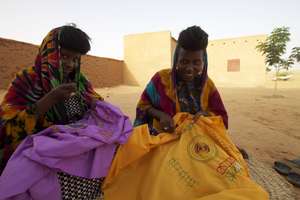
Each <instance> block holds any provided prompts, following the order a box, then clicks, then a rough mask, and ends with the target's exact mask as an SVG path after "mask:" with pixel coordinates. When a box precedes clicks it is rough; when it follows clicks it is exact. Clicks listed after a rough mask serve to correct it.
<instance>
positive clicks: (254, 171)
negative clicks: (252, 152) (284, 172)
mask: <svg viewBox="0 0 300 200" xmlns="http://www.w3.org/2000/svg"><path fill="white" fill-rule="evenodd" d="M248 165H249V169H250V176H251V178H252V179H253V180H254V181H255V182H256V183H258V184H259V185H261V186H262V187H263V188H264V189H265V190H266V191H267V192H269V194H270V200H295V199H296V194H295V192H294V188H293V185H291V184H290V183H288V182H287V181H286V180H285V178H284V177H282V176H280V175H279V174H278V173H277V172H276V171H275V170H274V169H272V168H271V167H269V166H267V165H265V164H264V163H262V162H260V161H258V160H255V159H253V158H250V159H249V160H248Z"/></svg>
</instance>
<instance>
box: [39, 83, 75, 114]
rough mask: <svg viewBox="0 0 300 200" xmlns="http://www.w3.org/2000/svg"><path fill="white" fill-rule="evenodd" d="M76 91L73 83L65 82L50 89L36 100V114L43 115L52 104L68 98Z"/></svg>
mask: <svg viewBox="0 0 300 200" xmlns="http://www.w3.org/2000/svg"><path fill="white" fill-rule="evenodd" d="M75 92H76V84H75V83H65V84H61V85H59V86H58V87H56V88H54V89H53V90H51V91H50V92H49V93H48V94H46V95H45V96H43V97H42V98H41V99H40V100H39V101H37V103H36V106H37V116H38V118H39V117H41V116H43V115H44V114H45V113H46V112H47V111H48V110H49V109H50V108H51V107H52V106H53V105H54V104H56V103H58V102H61V101H63V100H65V99H68V98H69V97H71V96H72V95H73V94H75Z"/></svg>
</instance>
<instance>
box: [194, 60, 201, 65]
mask: <svg viewBox="0 0 300 200" xmlns="http://www.w3.org/2000/svg"><path fill="white" fill-rule="evenodd" d="M201 64H202V62H201V60H196V61H194V65H201Z"/></svg>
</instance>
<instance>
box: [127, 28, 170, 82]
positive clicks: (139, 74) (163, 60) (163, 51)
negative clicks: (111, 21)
mask: <svg viewBox="0 0 300 200" xmlns="http://www.w3.org/2000/svg"><path fill="white" fill-rule="evenodd" d="M171 55H172V54H171V33H170V32H169V31H163V32H154V33H142V34H134V35H127V36H125V37H124V62H125V68H124V75H123V77H124V78H123V80H124V83H125V84H128V85H138V86H142V87H144V86H145V85H146V84H147V83H148V82H149V80H150V79H151V77H152V76H153V75H154V74H155V73H156V72H157V71H159V70H161V69H164V68H168V67H170V66H171Z"/></svg>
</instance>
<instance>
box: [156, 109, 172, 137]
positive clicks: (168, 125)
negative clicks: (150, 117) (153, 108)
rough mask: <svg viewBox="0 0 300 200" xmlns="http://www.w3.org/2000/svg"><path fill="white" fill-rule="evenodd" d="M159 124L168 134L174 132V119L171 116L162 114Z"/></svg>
mask: <svg viewBox="0 0 300 200" xmlns="http://www.w3.org/2000/svg"><path fill="white" fill-rule="evenodd" d="M159 123H160V127H161V128H162V130H163V131H164V132H168V133H172V132H174V129H175V125H174V121H173V118H172V117H171V116H170V115H168V114H166V113H164V112H161V113H160V116H159Z"/></svg>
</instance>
